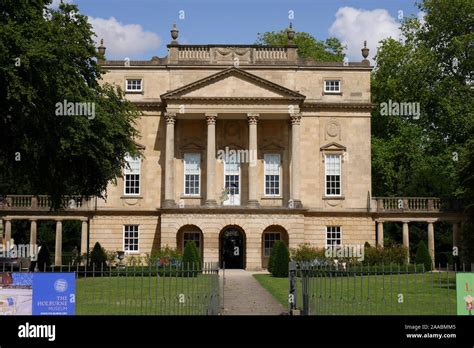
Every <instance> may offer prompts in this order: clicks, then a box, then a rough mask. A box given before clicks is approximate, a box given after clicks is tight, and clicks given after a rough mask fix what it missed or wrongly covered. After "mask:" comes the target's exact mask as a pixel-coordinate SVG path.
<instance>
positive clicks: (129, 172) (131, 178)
mask: <svg viewBox="0 0 474 348" xmlns="http://www.w3.org/2000/svg"><path fill="white" fill-rule="evenodd" d="M125 161H126V165H125V169H124V175H125V187H124V193H125V194H126V195H139V194H140V166H141V160H140V157H131V156H129V155H127V156H126V157H125Z"/></svg>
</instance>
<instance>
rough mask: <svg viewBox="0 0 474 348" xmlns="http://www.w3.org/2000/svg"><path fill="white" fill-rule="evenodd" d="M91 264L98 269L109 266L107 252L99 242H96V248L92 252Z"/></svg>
mask: <svg viewBox="0 0 474 348" xmlns="http://www.w3.org/2000/svg"><path fill="white" fill-rule="evenodd" d="M90 258H91V266H92V267H95V269H96V270H101V269H102V268H106V267H107V253H106V252H105V249H104V248H102V246H101V245H100V243H99V242H96V243H95V244H94V248H93V249H92V252H91V254H90Z"/></svg>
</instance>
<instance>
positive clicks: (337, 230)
mask: <svg viewBox="0 0 474 348" xmlns="http://www.w3.org/2000/svg"><path fill="white" fill-rule="evenodd" d="M328 233H339V237H332V236H331V237H330V238H329V239H330V240H335V241H339V243H337V244H328ZM324 240H325V241H326V248H328V247H333V246H341V245H342V228H341V226H340V225H331V226H326V236H325V238H324Z"/></svg>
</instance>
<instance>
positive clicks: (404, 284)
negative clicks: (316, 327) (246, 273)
mask: <svg viewBox="0 0 474 348" xmlns="http://www.w3.org/2000/svg"><path fill="white" fill-rule="evenodd" d="M254 276H255V278H256V279H257V280H258V281H259V282H260V284H261V285H262V286H263V287H264V288H265V289H267V290H268V291H269V292H270V293H271V294H272V295H273V296H274V297H275V298H276V299H277V300H278V301H279V302H280V303H282V304H283V305H284V306H286V307H288V289H289V281H288V278H274V277H272V276H271V275H268V274H256V275H254ZM307 286H308V289H309V291H308V292H309V294H310V311H311V314H322V315H334V314H340V315H392V314H393V315H455V314H456V280H455V274H454V273H449V274H448V273H446V272H439V273H437V272H433V273H431V272H426V273H422V274H421V273H417V274H400V275H398V274H394V275H383V276H382V275H370V276H367V275H364V276H359V275H357V276H346V277H341V276H338V277H329V276H328V277H315V278H312V280H311V281H310V282H309V283H308V285H307ZM301 289H302V282H301V280H300V279H298V282H297V290H298V291H297V307H299V308H301V307H302V296H301Z"/></svg>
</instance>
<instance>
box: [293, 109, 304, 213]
mask: <svg viewBox="0 0 474 348" xmlns="http://www.w3.org/2000/svg"><path fill="white" fill-rule="evenodd" d="M290 120H291V199H292V201H293V207H295V208H301V207H302V206H303V205H302V203H301V200H300V122H301V113H296V114H290Z"/></svg>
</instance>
